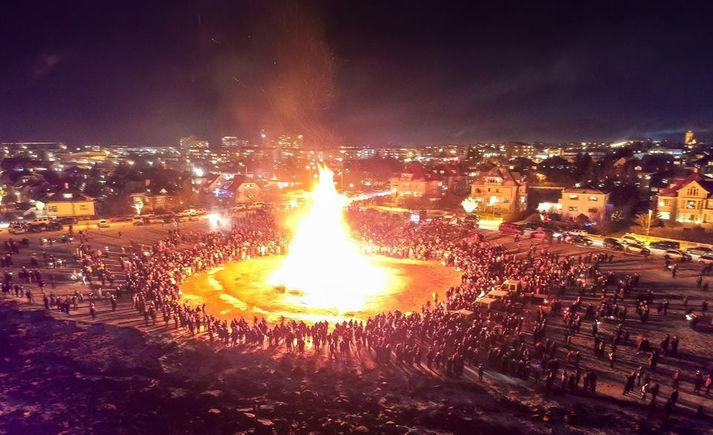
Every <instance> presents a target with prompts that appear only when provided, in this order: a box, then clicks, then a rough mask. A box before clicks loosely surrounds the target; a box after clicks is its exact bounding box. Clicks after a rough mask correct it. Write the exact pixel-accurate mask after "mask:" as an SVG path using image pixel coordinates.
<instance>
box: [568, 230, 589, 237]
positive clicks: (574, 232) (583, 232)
mask: <svg viewBox="0 0 713 435" xmlns="http://www.w3.org/2000/svg"><path fill="white" fill-rule="evenodd" d="M567 234H571V235H573V236H582V237H588V236H589V233H588V232H587V230H582V229H575V230H569V231H567Z"/></svg>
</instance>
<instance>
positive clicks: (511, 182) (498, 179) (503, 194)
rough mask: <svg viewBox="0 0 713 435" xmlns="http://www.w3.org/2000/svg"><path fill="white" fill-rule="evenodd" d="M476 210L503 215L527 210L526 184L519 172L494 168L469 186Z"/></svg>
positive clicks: (498, 167)
mask: <svg viewBox="0 0 713 435" xmlns="http://www.w3.org/2000/svg"><path fill="white" fill-rule="evenodd" d="M470 197H471V198H473V199H474V200H475V201H476V202H477V203H478V210H480V211H483V212H489V211H490V212H492V213H493V214H498V215H505V214H509V213H516V212H518V211H521V210H525V209H526V208H527V183H526V182H525V179H524V177H523V176H522V175H521V174H520V173H519V172H514V171H510V170H508V169H506V168H503V167H500V166H495V167H494V168H492V169H491V170H489V171H487V172H485V173H483V174H481V175H480V176H479V177H478V179H477V180H476V181H475V182H474V183H472V184H471V185H470Z"/></svg>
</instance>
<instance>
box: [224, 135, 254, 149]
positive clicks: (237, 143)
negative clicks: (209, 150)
mask: <svg viewBox="0 0 713 435" xmlns="http://www.w3.org/2000/svg"><path fill="white" fill-rule="evenodd" d="M220 143H221V144H222V145H223V146H224V147H230V148H234V147H245V146H248V141H247V140H245V139H238V138H237V137H235V136H223V139H221V140H220Z"/></svg>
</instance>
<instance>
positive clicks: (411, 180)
mask: <svg viewBox="0 0 713 435" xmlns="http://www.w3.org/2000/svg"><path fill="white" fill-rule="evenodd" d="M390 182H391V193H392V194H393V195H394V196H396V197H397V198H438V197H440V196H441V194H442V193H443V182H442V181H441V180H439V179H437V178H436V177H434V176H433V175H431V174H428V173H426V172H425V171H424V170H423V167H421V166H420V165H412V166H411V168H409V169H408V170H407V171H405V172H402V173H401V174H399V175H398V176H396V177H393V178H391V180H390Z"/></svg>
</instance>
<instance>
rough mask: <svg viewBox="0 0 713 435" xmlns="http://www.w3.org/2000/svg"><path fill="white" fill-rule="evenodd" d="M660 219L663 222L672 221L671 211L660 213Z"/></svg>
mask: <svg viewBox="0 0 713 435" xmlns="http://www.w3.org/2000/svg"><path fill="white" fill-rule="evenodd" d="M659 218H660V219H661V220H665V221H667V220H669V219H671V212H670V211H660V212H659Z"/></svg>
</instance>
